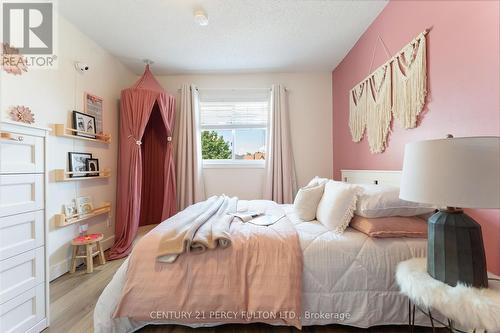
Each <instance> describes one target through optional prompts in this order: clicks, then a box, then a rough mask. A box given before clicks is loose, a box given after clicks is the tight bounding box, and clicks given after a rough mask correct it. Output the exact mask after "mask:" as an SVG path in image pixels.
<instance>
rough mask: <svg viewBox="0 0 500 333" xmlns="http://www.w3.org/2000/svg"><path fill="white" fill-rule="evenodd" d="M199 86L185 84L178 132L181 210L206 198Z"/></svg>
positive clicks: (178, 193)
mask: <svg viewBox="0 0 500 333" xmlns="http://www.w3.org/2000/svg"><path fill="white" fill-rule="evenodd" d="M199 128H200V112H199V97H198V90H197V89H196V87H195V86H193V85H188V84H183V85H182V88H181V107H180V110H179V114H178V122H177V130H176V131H175V132H176V133H177V136H176V140H175V141H176V142H175V146H176V167H177V168H176V169H177V207H178V208H179V210H181V209H184V208H186V207H187V206H189V205H192V204H194V203H196V202H200V201H203V200H205V187H204V184H203V175H202V172H203V170H202V159H201V137H200V132H199Z"/></svg>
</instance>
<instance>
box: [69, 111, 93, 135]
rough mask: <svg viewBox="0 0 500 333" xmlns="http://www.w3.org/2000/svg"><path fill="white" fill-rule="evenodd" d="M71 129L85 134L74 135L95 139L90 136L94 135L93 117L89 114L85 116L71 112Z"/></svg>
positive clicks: (76, 133)
mask: <svg viewBox="0 0 500 333" xmlns="http://www.w3.org/2000/svg"><path fill="white" fill-rule="evenodd" d="M73 128H74V129H76V130H78V131H83V132H87V133H89V134H87V133H81V132H75V135H78V136H83V137H86V138H91V139H95V138H96V136H95V135H92V133H93V134H95V133H96V128H95V117H94V116H92V115H89V114H85V113H82V112H78V111H73Z"/></svg>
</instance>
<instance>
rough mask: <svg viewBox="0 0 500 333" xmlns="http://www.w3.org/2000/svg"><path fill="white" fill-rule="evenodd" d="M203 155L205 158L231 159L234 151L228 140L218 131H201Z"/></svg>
mask: <svg viewBox="0 0 500 333" xmlns="http://www.w3.org/2000/svg"><path fill="white" fill-rule="evenodd" d="M201 156H202V158H203V159H204V160H227V159H231V157H232V151H231V146H230V145H229V143H228V142H226V141H224V138H223V137H222V135H221V136H219V135H218V134H217V132H216V131H202V132H201Z"/></svg>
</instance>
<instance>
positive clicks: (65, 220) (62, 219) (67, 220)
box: [54, 202, 111, 227]
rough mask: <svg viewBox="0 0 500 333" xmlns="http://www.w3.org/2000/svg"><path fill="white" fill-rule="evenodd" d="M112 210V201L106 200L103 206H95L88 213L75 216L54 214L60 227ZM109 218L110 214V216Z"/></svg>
mask: <svg viewBox="0 0 500 333" xmlns="http://www.w3.org/2000/svg"><path fill="white" fill-rule="evenodd" d="M110 212H111V203H110V202H105V203H104V204H103V205H102V206H101V207H98V208H94V209H93V210H92V211H91V212H90V213H88V214H76V215H73V216H69V217H68V216H66V215H64V214H56V215H55V216H54V220H55V224H56V226H58V227H65V226H67V225H70V224H74V223H78V222H81V221H85V220H88V219H90V218H92V217H95V216H99V215H103V214H108V213H110ZM108 218H109V216H108Z"/></svg>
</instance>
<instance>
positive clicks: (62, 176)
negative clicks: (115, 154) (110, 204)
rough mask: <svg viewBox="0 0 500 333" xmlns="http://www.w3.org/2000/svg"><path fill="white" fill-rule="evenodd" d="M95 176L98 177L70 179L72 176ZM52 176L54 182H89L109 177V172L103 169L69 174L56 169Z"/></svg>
mask: <svg viewBox="0 0 500 333" xmlns="http://www.w3.org/2000/svg"><path fill="white" fill-rule="evenodd" d="M75 173H77V174H82V173H83V174H96V173H98V174H99V176H86V177H71V175H72V174H75ZM54 176H55V180H56V182H71V181H80V180H91V179H104V178H109V177H111V170H109V169H104V170H101V171H76V172H69V171H66V170H64V169H56V170H54Z"/></svg>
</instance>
